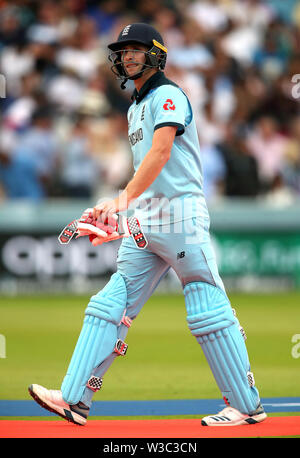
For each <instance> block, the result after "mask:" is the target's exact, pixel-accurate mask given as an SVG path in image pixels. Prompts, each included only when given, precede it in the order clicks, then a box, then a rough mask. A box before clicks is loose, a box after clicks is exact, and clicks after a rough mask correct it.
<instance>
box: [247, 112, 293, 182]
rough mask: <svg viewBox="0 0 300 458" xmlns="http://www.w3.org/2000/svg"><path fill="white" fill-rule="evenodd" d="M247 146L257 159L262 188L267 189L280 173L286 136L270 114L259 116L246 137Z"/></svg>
mask: <svg viewBox="0 0 300 458" xmlns="http://www.w3.org/2000/svg"><path fill="white" fill-rule="evenodd" d="M247 146H248V148H249V151H250V154H251V155H252V156H253V157H254V158H255V159H256V160H257V163H258V171H259V177H260V181H261V183H262V186H263V189H265V190H269V189H270V186H271V184H272V183H273V180H274V178H275V177H276V176H277V175H278V174H279V173H280V170H281V167H282V164H283V157H284V151H285V149H286V138H285V137H284V136H283V135H281V134H280V132H279V130H278V124H277V122H276V120H275V119H274V118H273V117H272V116H269V115H265V116H261V117H260V118H259V119H258V120H257V122H256V125H255V128H254V130H253V131H252V132H251V134H250V135H249V137H248V139H247Z"/></svg>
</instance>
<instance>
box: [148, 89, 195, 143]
mask: <svg viewBox="0 0 300 458" xmlns="http://www.w3.org/2000/svg"><path fill="white" fill-rule="evenodd" d="M152 115H153V117H154V130H157V129H160V128H161V127H164V126H177V132H176V135H177V136H178V135H182V134H183V133H184V131H185V127H186V125H187V120H188V118H189V117H190V105H189V102H188V99H187V97H186V95H185V94H184V93H183V92H182V91H181V90H180V89H179V88H178V87H176V86H172V85H164V86H160V87H159V88H158V89H157V90H156V91H155V95H154V99H153V102H152Z"/></svg>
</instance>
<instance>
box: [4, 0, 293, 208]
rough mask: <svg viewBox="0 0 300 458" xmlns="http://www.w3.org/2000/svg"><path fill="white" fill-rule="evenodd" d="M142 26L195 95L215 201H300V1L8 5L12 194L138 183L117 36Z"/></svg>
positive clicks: (7, 179)
mask: <svg viewBox="0 0 300 458" xmlns="http://www.w3.org/2000/svg"><path fill="white" fill-rule="evenodd" d="M132 22H147V23H151V24H152V25H154V26H155V27H156V28H157V29H158V30H159V31H160V32H161V34H162V36H163V37H164V41H165V45H166V47H167V48H168V58H167V66H166V70H165V73H166V76H167V77H168V78H170V79H172V80H173V81H175V82H176V83H177V84H178V85H179V86H181V87H182V88H183V89H184V91H185V92H186V93H187V95H188V96H189V98H190V100H191V102H192V105H193V111H194V116H195V120H196V122H197V127H198V133H199V141H200V145H201V151H202V158H203V174H204V191H205V195H206V198H207V200H208V201H209V202H213V201H214V200H216V199H220V198H222V197H223V196H226V197H227V196H230V197H250V198H256V197H258V198H261V197H263V198H266V199H269V200H270V202H279V203H281V204H289V203H290V202H293V201H294V200H295V199H297V198H298V199H299V198H300V0H195V1H190V0H169V1H167V0H166V1H163V0H151V1H150V2H140V1H121V0H103V1H99V0H98V1H97V0H94V1H89V0H60V1H59V2H58V1H53V0H45V1H34V0H12V1H9V0H0V77H1V79H0V110H1V112H0V200H6V199H17V198H28V199H31V200H34V201H40V200H41V199H46V198H62V197H68V198H93V199H94V198H95V199H97V198H98V197H100V196H105V197H107V196H109V195H113V194H116V192H118V190H119V189H122V188H123V187H124V186H125V185H126V183H127V181H128V180H129V179H130V177H131V176H132V173H133V170H132V158H131V152H130V148H129V142H128V136H127V135H128V134H127V118H126V112H127V110H128V107H129V106H130V103H131V99H130V97H131V93H132V90H133V83H132V82H128V83H127V87H126V89H125V90H122V89H121V88H120V82H119V81H118V80H117V79H116V78H115V77H114V75H113V74H112V73H111V70H110V64H109V61H108V59H107V44H108V43H110V42H112V41H115V40H116V38H117V36H118V34H119V31H120V30H121V29H122V28H123V27H124V26H125V25H127V24H130V23H132ZM3 77H4V78H3ZM1 85H2V86H1Z"/></svg>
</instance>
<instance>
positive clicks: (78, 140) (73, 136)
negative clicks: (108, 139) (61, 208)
mask: <svg viewBox="0 0 300 458" xmlns="http://www.w3.org/2000/svg"><path fill="white" fill-rule="evenodd" d="M87 123H88V118H87V119H85V118H84V117H79V118H78V119H77V121H76V122H75V123H74V126H72V129H71V132H70V136H69V139H68V141H67V142H66V145H65V148H63V149H62V152H61V159H60V164H61V167H60V168H61V174H60V181H61V185H62V188H63V195H65V196H66V197H72V198H91V197H93V195H94V190H95V187H96V185H97V183H98V181H99V178H100V164H99V163H98V161H97V159H96V158H95V157H94V156H93V155H92V152H91V150H90V147H89V142H88V135H87Z"/></svg>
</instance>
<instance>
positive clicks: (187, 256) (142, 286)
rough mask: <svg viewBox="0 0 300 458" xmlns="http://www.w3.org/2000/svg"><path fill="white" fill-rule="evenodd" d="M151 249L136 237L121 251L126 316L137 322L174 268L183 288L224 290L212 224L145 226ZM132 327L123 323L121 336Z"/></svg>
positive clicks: (88, 396) (101, 369)
mask: <svg viewBox="0 0 300 458" xmlns="http://www.w3.org/2000/svg"><path fill="white" fill-rule="evenodd" d="M143 230H144V233H145V235H146V237H147V240H148V247H147V248H146V249H144V250H141V249H138V248H137V247H136V245H135V243H134V242H133V240H132V238H131V237H129V238H124V239H123V241H122V243H121V245H120V248H119V252H118V257H117V271H118V273H120V275H122V277H123V278H124V280H125V283H126V289H127V304H126V315H127V316H129V317H130V318H131V319H134V318H135V317H136V316H137V315H138V314H139V312H140V311H141V309H142V307H143V305H144V304H145V303H146V302H147V300H148V299H149V298H150V296H151V295H152V293H153V292H154V291H155V289H156V287H157V286H158V284H159V283H160V281H161V280H162V279H163V277H164V276H165V275H166V274H167V272H168V271H169V269H170V268H173V269H174V271H175V272H176V274H177V276H178V278H179V280H180V282H181V284H182V287H183V288H184V286H185V285H187V284H189V283H191V282H204V283H209V284H211V285H213V286H216V287H217V288H220V289H222V291H224V293H225V290H224V285H223V282H222V280H221V278H220V276H219V273H218V267H217V263H216V257H215V253H214V250H213V247H212V244H211V240H210V234H209V221H208V220H203V219H201V218H193V219H189V220H185V221H181V222H180V223H175V224H174V225H171V227H170V226H157V227H155V226H151V227H143ZM166 326H167V323H166ZM127 332H128V328H127V327H126V326H125V325H123V324H121V325H120V326H119V333H118V337H119V338H120V339H122V340H124V339H125V337H126V335H127ZM116 356H117V354H116V353H112V354H111V355H110V356H109V357H108V358H106V360H104V361H103V362H102V363H101V364H100V365H99V366H98V367H97V368H96V369H95V370H94V371H93V375H96V376H98V377H102V376H103V375H104V373H105V372H106V371H107V369H108V368H109V367H110V365H111V364H112V362H113V360H114V359H115V357H116ZM93 394H94V393H93V392H92V391H91V390H90V389H88V388H86V389H85V391H84V393H83V396H82V398H81V401H82V402H84V403H85V404H86V405H88V406H90V405H91V400H92V396H93Z"/></svg>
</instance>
